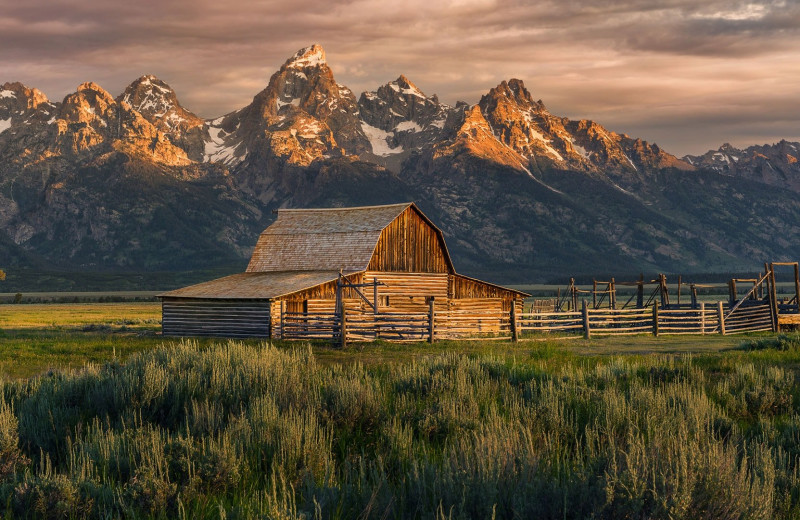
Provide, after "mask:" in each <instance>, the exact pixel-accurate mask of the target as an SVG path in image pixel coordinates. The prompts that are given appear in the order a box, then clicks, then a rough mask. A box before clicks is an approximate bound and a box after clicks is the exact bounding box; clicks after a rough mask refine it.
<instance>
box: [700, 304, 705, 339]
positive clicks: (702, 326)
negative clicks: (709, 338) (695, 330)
mask: <svg viewBox="0 0 800 520" xmlns="http://www.w3.org/2000/svg"><path fill="white" fill-rule="evenodd" d="M700 334H701V335H703V336H705V334H706V302H700Z"/></svg>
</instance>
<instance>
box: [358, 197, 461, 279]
mask: <svg viewBox="0 0 800 520" xmlns="http://www.w3.org/2000/svg"><path fill="white" fill-rule="evenodd" d="M367 269H368V270H370V271H394V272H407V273H453V272H455V271H454V270H453V263H452V261H451V260H450V254H449V253H448V251H447V246H446V245H445V243H444V238H443V236H442V232H441V231H439V229H438V228H437V227H436V226H434V225H433V223H432V222H431V221H430V220H428V218H427V217H425V215H423V214H422V212H421V211H419V209H417V207H416V206H415V205H413V204H412V205H410V206H409V207H407V208H406V209H405V210H404V211H403V212H402V213H400V214H399V215H398V216H397V217H395V218H394V219H393V220H392V221H391V222H390V223H389V224H388V225H387V226H386V227H385V228H384V229H383V230H382V232H381V234H380V236H379V238H378V243H377V245H376V246H375V250H374V252H373V254H372V258H371V259H370V262H369V265H368V266H367Z"/></svg>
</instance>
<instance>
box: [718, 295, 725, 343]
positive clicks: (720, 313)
mask: <svg viewBox="0 0 800 520" xmlns="http://www.w3.org/2000/svg"><path fill="white" fill-rule="evenodd" d="M717 317H718V318H717V319H719V333H720V334H722V335H723V336H724V335H725V312H724V311H723V310H722V302H717Z"/></svg>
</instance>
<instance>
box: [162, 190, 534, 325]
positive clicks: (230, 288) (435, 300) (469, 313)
mask: <svg viewBox="0 0 800 520" xmlns="http://www.w3.org/2000/svg"><path fill="white" fill-rule="evenodd" d="M525 296H527V294H525V293H523V292H520V291H516V290H513V289H508V288H504V287H501V286H498V285H495V284H491V283H487V282H482V281H480V280H475V279H473V278H470V277H467V276H464V275H460V274H458V273H456V271H455V269H454V267H453V262H452V260H451V259H450V254H449V253H448V251H447V246H446V245H445V241H444V236H443V235H442V232H441V231H440V230H439V229H438V228H437V227H436V226H435V225H434V224H433V223H432V222H431V221H430V220H429V219H428V218H427V217H426V216H425V215H424V214H423V213H422V212H421V211H420V210H419V208H418V207H417V206H416V205H415V204H414V203H404V204H392V205H386V206H367V207H355V208H329V209H281V210H278V217H277V219H276V220H275V222H274V223H273V224H272V225H270V226H269V227H268V228H267V229H265V230H264V231H263V232H262V233H261V236H260V237H259V239H258V242H257V244H256V246H255V249H254V251H253V255H252V257H251V259H250V263H249V265H248V266H247V270H246V271H245V272H244V273H240V274H234V275H231V276H226V277H224V278H219V279H217V280H212V281H209V282H205V283H201V284H197V285H192V286H189V287H184V288H182V289H177V290H174V291H169V292H165V293H163V294H160V295H159V297H160V298H161V302H162V330H163V334H164V335H165V336H223V337H270V338H277V337H286V338H288V337H295V336H297V337H304V336H305V337H335V336H336V334H337V333H339V332H341V330H342V321H343V320H344V319H346V318H345V316H343V315H344V314H346V315H347V317H349V319H350V323H352V324H356V323H362V325H363V323H365V321H364V320H365V319H368V320H369V321H370V323H372V324H373V325H375V324H377V325H375V326H374V327H373V328H381V327H382V331H383V334H382V335H381V336H380V337H385V338H388V339H392V338H398V339H402V338H410V337H413V336H415V334H414V332H415V331H416V332H419V334H418V335H419V336H420V337H422V336H424V335H425V334H430V332H431V331H432V329H433V327H434V326H436V327H437V328H439V329H441V330H442V331H445V330H446V331H448V332H449V333H450V335H451V336H452V335H459V334H461V335H466V334H472V333H499V332H502V331H504V330H506V331H507V330H508V329H509V326H510V321H509V320H510V316H511V314H513V313H514V312H519V311H521V307H522V299H523V298H524V297H525ZM512 310H513V311H514V312H512ZM434 315H435V316H436V318H434ZM426 316H427V317H428V322H425V320H424V319H423V318H425V317H426ZM404 317H405V318H404ZM416 318H419V320H417V321H415V319H416ZM434 319H435V320H436V323H435V324H434ZM359 320H361V321H360V322H359ZM292 323H294V324H296V323H301V324H302V327H297V326H295V327H292V326H291V324H292ZM414 323H417V325H414ZM426 323H427V326H426ZM352 328H353V330H355V329H356V327H355V325H353V327H352ZM290 329H291V330H290ZM429 329H430V330H429ZM360 330H361V332H362V333H364V334H367V335H369V334H368V332H369V330H372V329H370V328H369V327H367V326H361V327H360ZM392 331H399V332H397V334H395V335H394V336H393V335H392V334H391V332H392ZM303 332H305V335H304V334H303ZM437 334H440V333H439V331H437ZM345 336H347V334H345ZM440 337H445V334H444V332H442V333H441V334H440Z"/></svg>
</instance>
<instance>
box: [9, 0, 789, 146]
mask: <svg viewBox="0 0 800 520" xmlns="http://www.w3.org/2000/svg"><path fill="white" fill-rule="evenodd" d="M0 13H1V14H0V49H3V50H2V62H1V63H2V68H0V82H2V81H22V82H24V83H26V84H27V85H29V86H34V87H37V88H39V89H41V90H43V91H44V92H45V93H46V94H47V95H48V96H50V97H52V98H54V99H60V98H61V97H63V96H64V95H65V94H67V93H69V92H71V91H73V90H74V89H75V86H76V85H78V84H79V83H81V82H83V81H89V80H91V81H95V82H97V83H99V84H101V85H102V86H104V87H105V88H106V89H108V90H109V91H110V92H112V93H113V94H117V93H119V92H121V91H122V89H124V87H125V86H126V85H127V84H128V83H129V82H131V81H132V80H134V79H135V78H137V77H139V76H140V75H142V74H155V75H157V76H159V77H161V78H162V79H163V80H165V81H167V82H168V83H170V85H172V86H173V88H175V90H176V91H177V92H178V96H179V97H180V99H181V101H182V103H183V104H184V105H185V106H186V107H187V108H189V109H191V110H193V111H195V112H197V113H198V114H200V115H202V116H205V117H213V116H217V115H220V114H223V113H226V112H229V111H231V110H235V109H237V108H240V107H242V106H244V105H245V104H247V103H249V102H250V100H251V99H252V97H253V96H254V95H255V94H256V93H257V92H258V91H259V90H261V89H262V88H263V87H264V86H265V85H266V84H267V82H268V80H269V76H270V75H271V74H272V73H273V72H274V71H275V70H276V69H277V68H278V67H279V66H280V65H281V64H282V63H283V61H284V60H285V59H286V58H287V57H288V56H290V55H291V54H292V53H293V52H294V51H295V50H297V49H299V48H301V47H304V46H307V45H309V44H311V43H313V42H318V43H321V44H322V45H323V46H324V47H325V49H326V51H327V54H328V61H329V64H330V65H331V68H332V69H333V71H334V73H335V74H336V77H337V80H338V81H339V82H341V83H344V84H346V85H348V86H350V87H351V88H352V89H353V90H354V91H356V92H360V91H362V90H372V89H374V88H376V87H377V86H378V85H380V84H382V83H385V82H386V81H389V80H391V79H394V78H396V77H397V76H398V75H399V74H401V73H403V74H406V75H407V76H409V77H410V78H411V79H412V80H413V81H415V82H416V83H417V84H418V85H419V86H420V88H422V89H423V90H424V91H425V92H427V93H429V94H432V93H437V94H439V96H440V98H441V99H442V100H443V101H445V102H449V103H455V101H456V100H465V101H468V102H473V103H474V102H476V101H477V100H478V99H479V97H480V96H481V95H482V94H484V93H485V92H486V91H487V90H488V89H489V88H491V87H493V86H495V85H496V84H497V83H499V82H500V81H501V80H503V79H508V78H510V77H518V78H520V79H523V80H524V81H525V83H526V85H527V86H528V88H529V89H530V90H531V91H532V93H533V95H534V97H536V98H542V99H543V101H544V102H545V103H546V105H547V106H548V107H549V108H550V110H551V111H552V112H554V113H556V114H558V115H564V116H568V117H571V118H591V119H595V120H597V121H599V122H600V123H602V124H604V125H605V126H607V127H609V128H611V129H613V130H616V131H620V132H627V133H629V134H631V135H636V136H640V137H642V138H645V139H648V140H651V141H656V142H658V143H659V144H660V145H661V146H663V147H664V148H666V149H667V150H670V151H672V152H673V153H676V154H679V155H680V154H683V153H699V152H703V151H705V150H706V149H708V148H710V147H716V146H718V145H719V144H721V143H722V142H724V141H727V140H730V141H733V140H736V139H739V138H741V139H742V140H744V139H749V140H751V141H750V142H752V143H760V142H772V141H776V140H779V139H780V138H787V139H793V140H800V129H798V124H797V123H798V121H797V119H796V118H795V119H792V117H791V116H792V115H793V114H800V111H798V110H797V108H798V102H797V101H795V100H797V99H800V96H798V94H800V65H798V59H797V53H796V49H798V48H800V45H799V44H800V2H798V1H797V0H783V1H779V0H775V1H757V2H747V1H731V0H709V1H705V2H696V1H694V0H692V1H689V0H663V1H656V2H653V1H651V0H627V1H613V0H595V1H593V2H583V1H579V0H572V1H567V2H564V1H557V0H545V1H536V2H533V1H529V0H511V1H506V2H500V1H499V0H449V1H436V2H431V1H430V0H408V1H406V2H403V3H402V5H401V4H400V3H389V2H381V1H379V0H351V1H343V0H339V1H323V0H307V1H304V2H302V3H298V2H277V1H257V0H234V1H229V2H218V1H213V2H212V1H210V0H173V1H170V2H163V1H160V2H156V1H154V0H142V1H139V2H96V1H94V0H72V1H70V2H65V1H63V0H61V1H56V0H29V1H27V2H12V1H11V0H0ZM690 135H691V136H693V137H692V138H687V136H690ZM750 142H740V143H739V144H742V145H744V144H750Z"/></svg>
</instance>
